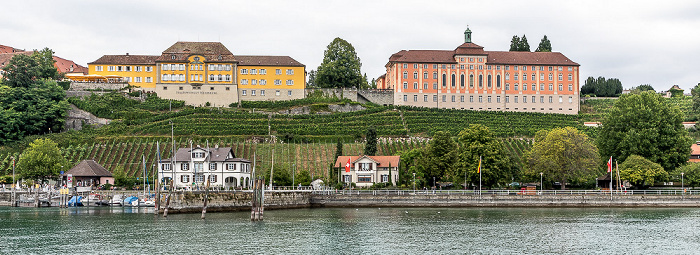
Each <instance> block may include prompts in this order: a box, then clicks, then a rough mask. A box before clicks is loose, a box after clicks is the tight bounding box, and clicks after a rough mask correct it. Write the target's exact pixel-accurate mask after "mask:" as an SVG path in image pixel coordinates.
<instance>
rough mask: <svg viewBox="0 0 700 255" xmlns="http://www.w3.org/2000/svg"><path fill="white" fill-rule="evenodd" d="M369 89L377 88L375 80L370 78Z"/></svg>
mask: <svg viewBox="0 0 700 255" xmlns="http://www.w3.org/2000/svg"><path fill="white" fill-rule="evenodd" d="M369 88H370V89H376V88H377V80H375V79H374V78H372V81H371V82H370V83H369Z"/></svg>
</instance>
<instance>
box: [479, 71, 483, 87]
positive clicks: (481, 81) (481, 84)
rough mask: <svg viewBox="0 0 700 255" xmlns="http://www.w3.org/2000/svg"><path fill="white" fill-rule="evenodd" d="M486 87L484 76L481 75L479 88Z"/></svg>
mask: <svg viewBox="0 0 700 255" xmlns="http://www.w3.org/2000/svg"><path fill="white" fill-rule="evenodd" d="M483 87H484V75H481V74H479V88H483Z"/></svg>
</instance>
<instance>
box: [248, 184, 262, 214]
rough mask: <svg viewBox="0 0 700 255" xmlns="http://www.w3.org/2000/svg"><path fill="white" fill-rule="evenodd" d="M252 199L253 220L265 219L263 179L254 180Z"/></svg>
mask: <svg viewBox="0 0 700 255" xmlns="http://www.w3.org/2000/svg"><path fill="white" fill-rule="evenodd" d="M252 196H253V197H252V199H251V201H250V205H251V212H250V220H251V221H261V220H263V210H264V204H265V183H264V182H263V180H262V179H257V180H255V181H254V182H253V195H252Z"/></svg>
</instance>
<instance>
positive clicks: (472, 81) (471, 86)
mask: <svg viewBox="0 0 700 255" xmlns="http://www.w3.org/2000/svg"><path fill="white" fill-rule="evenodd" d="M469 87H470V88H474V75H473V74H470V75H469Z"/></svg>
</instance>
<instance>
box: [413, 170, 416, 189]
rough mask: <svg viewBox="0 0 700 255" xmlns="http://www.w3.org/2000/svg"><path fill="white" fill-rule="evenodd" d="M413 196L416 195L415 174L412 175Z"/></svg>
mask: <svg viewBox="0 0 700 255" xmlns="http://www.w3.org/2000/svg"><path fill="white" fill-rule="evenodd" d="M413 194H416V173H413Z"/></svg>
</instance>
